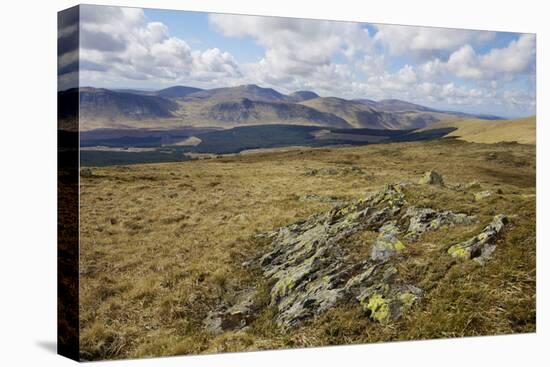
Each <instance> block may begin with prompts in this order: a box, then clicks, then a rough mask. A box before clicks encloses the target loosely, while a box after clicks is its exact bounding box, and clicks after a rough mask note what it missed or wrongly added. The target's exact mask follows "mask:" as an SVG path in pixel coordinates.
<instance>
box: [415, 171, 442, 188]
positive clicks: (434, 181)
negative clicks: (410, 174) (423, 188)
mask: <svg viewBox="0 0 550 367" xmlns="http://www.w3.org/2000/svg"><path fill="white" fill-rule="evenodd" d="M418 183H419V184H420V185H438V186H443V185H444V182H443V177H442V176H441V175H440V174H439V173H437V172H435V171H427V172H425V173H424V176H422V178H421V179H420V180H419V181H418Z"/></svg>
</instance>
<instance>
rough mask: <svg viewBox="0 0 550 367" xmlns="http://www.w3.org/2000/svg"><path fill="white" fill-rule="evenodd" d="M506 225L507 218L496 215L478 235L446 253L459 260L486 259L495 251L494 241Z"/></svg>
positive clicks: (454, 246) (452, 247)
mask: <svg viewBox="0 0 550 367" xmlns="http://www.w3.org/2000/svg"><path fill="white" fill-rule="evenodd" d="M507 223H508V217H506V216H505V215H497V216H495V217H494V218H493V221H492V222H491V223H489V225H487V227H485V228H483V230H482V231H481V233H480V234H478V235H477V236H474V237H472V238H470V239H469V240H467V241H464V242H461V243H458V244H456V245H453V246H451V247H450V248H449V250H448V251H447V252H448V253H449V254H450V255H451V256H453V257H456V258H460V259H474V258H481V259H484V258H487V257H488V256H490V255H491V254H492V253H493V251H495V248H496V241H497V239H498V237H499V236H500V234H501V232H502V230H503V229H504V226H505V225H506V224H507Z"/></svg>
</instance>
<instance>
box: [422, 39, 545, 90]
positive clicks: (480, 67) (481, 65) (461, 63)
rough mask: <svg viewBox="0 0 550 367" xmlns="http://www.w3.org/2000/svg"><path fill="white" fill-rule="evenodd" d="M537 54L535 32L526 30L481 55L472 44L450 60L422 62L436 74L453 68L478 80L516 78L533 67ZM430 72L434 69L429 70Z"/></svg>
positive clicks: (458, 72)
mask: <svg viewBox="0 0 550 367" xmlns="http://www.w3.org/2000/svg"><path fill="white" fill-rule="evenodd" d="M534 58H535V36H534V35H532V34H522V35H520V36H519V38H518V39H517V40H513V41H511V42H510V43H509V44H508V46H506V47H504V48H494V49H491V50H490V51H489V52H487V53H485V54H482V55H479V54H477V53H476V51H475V50H474V48H473V47H472V46H470V45H469V44H466V45H463V46H462V47H460V48H459V49H458V50H456V51H455V52H453V53H452V54H451V55H450V56H449V59H448V61H447V62H442V61H441V60H438V59H436V60H435V61H430V62H428V63H425V64H424V65H421V66H420V69H422V70H430V71H431V72H432V73H433V75H436V74H438V75H441V74H445V73H447V72H450V73H452V74H454V75H456V76H458V77H460V78H464V79H474V80H482V79H483V80H489V79H496V78H499V79H513V78H514V77H515V76H516V75H517V74H521V73H527V72H529V71H532V70H531V67H532V65H533V61H534ZM427 74H430V73H427Z"/></svg>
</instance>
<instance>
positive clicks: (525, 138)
mask: <svg viewBox="0 0 550 367" xmlns="http://www.w3.org/2000/svg"><path fill="white" fill-rule="evenodd" d="M447 127H453V128H456V130H455V131H453V132H451V133H450V134H448V135H446V136H447V137H456V138H458V139H460V140H465V141H469V142H474V143H486V144H491V143H499V142H512V141H515V142H518V143H521V144H535V143H536V137H537V133H536V117H535V116H531V117H527V118H522V119H514V120H497V121H488V120H475V119H468V120H454V121H443V122H438V123H435V124H433V125H430V126H429V127H427V128H425V129H422V131H429V130H433V129H439V128H447Z"/></svg>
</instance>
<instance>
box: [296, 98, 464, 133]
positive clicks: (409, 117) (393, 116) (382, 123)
mask: <svg viewBox="0 0 550 367" xmlns="http://www.w3.org/2000/svg"><path fill="white" fill-rule="evenodd" d="M388 101H389V100H388ZM392 101H393V102H385V103H383V104H382V105H383V106H386V107H387V106H390V104H393V107H391V108H393V109H395V111H386V110H382V109H376V108H375V107H371V105H376V104H377V103H378V102H374V101H371V102H374V103H370V102H369V103H365V102H364V101H359V100H351V101H350V100H346V99H342V98H336V97H325V98H316V99H311V100H309V101H305V102H302V104H304V105H307V106H310V107H312V108H315V109H317V110H319V111H323V112H327V113H332V114H334V115H336V116H339V117H341V118H343V119H344V120H346V121H348V122H349V123H350V125H352V126H353V127H355V128H369V129H419V128H423V127H426V126H428V125H430V124H433V123H434V122H437V121H441V120H446V119H449V118H456V116H455V115H451V114H447V113H445V112H439V111H436V110H431V109H428V108H427V107H423V106H419V105H415V104H412V103H408V102H403V101H398V100H392ZM369 104H370V105H369ZM405 105H408V107H409V108H404V107H405ZM399 106H400V107H401V108H399ZM414 106H417V107H416V108H418V109H417V110H414V109H411V108H413V107H414ZM400 109H403V111H401V110H400Z"/></svg>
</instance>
